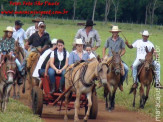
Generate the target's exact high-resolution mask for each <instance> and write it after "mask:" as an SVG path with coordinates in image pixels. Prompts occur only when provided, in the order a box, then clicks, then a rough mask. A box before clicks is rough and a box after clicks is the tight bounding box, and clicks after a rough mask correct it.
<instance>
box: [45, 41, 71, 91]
mask: <svg viewBox="0 0 163 122" xmlns="http://www.w3.org/2000/svg"><path fill="white" fill-rule="evenodd" d="M68 58H69V53H68V51H66V49H65V48H64V41H63V40H62V39H58V40H57V48H56V49H55V50H54V51H53V52H52V53H51V55H50V66H51V67H50V68H49V70H48V75H49V78H50V84H51V85H50V86H51V92H50V93H51V94H53V93H54V92H55V90H56V87H55V81H56V79H55V75H56V74H60V75H61V79H60V85H59V92H60V93H62V92H63V91H62V89H63V85H64V83H65V77H64V74H65V72H66V71H65V69H66V68H67V66H68Z"/></svg>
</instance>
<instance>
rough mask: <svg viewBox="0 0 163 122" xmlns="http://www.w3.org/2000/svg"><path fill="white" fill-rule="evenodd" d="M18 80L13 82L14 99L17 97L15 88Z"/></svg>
mask: <svg viewBox="0 0 163 122" xmlns="http://www.w3.org/2000/svg"><path fill="white" fill-rule="evenodd" d="M16 82H17V81H15V82H14V84H13V96H12V97H13V99H16V88H15V87H16Z"/></svg>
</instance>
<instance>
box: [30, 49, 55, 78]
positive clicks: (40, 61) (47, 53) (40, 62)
mask: <svg viewBox="0 0 163 122" xmlns="http://www.w3.org/2000/svg"><path fill="white" fill-rule="evenodd" d="M52 51H53V50H51V49H48V50H46V51H45V52H44V53H43V54H42V55H41V56H40V58H39V60H38V62H37V65H36V68H35V70H34V72H33V75H32V76H33V77H39V74H38V71H39V69H41V66H42V64H43V63H44V61H45V59H46V57H47V56H48V55H49V54H50V53H51V52H52Z"/></svg>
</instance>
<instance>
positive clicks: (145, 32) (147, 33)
mask: <svg viewBox="0 0 163 122" xmlns="http://www.w3.org/2000/svg"><path fill="white" fill-rule="evenodd" d="M140 34H141V35H143V36H149V35H151V34H149V32H148V31H147V30H144V31H143V33H142V32H140Z"/></svg>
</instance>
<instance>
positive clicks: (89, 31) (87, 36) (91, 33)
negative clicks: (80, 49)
mask: <svg viewBox="0 0 163 122" xmlns="http://www.w3.org/2000/svg"><path fill="white" fill-rule="evenodd" d="M94 25H96V24H94V23H93V21H92V20H87V22H86V25H85V28H83V29H79V30H78V32H77V34H76V36H75V40H76V39H79V38H81V39H82V41H83V43H84V45H87V44H90V45H91V47H92V51H93V52H94V51H96V50H97V48H98V47H100V45H101V39H100V36H99V34H98V31H97V30H95V29H93V26H94ZM95 42H96V45H95ZM84 48H85V47H84ZM94 53H95V52H94Z"/></svg>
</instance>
